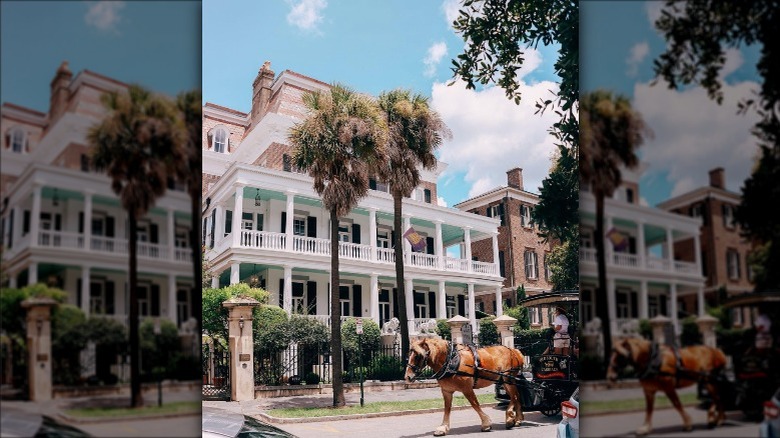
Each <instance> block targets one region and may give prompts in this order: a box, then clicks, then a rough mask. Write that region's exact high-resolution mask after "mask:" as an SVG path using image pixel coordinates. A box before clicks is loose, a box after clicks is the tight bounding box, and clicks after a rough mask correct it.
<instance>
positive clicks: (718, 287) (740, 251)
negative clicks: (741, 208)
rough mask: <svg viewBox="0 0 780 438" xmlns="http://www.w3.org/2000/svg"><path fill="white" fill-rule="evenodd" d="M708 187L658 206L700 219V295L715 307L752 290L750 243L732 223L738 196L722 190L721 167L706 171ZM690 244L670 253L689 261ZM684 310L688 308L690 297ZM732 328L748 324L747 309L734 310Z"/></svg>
mask: <svg viewBox="0 0 780 438" xmlns="http://www.w3.org/2000/svg"><path fill="white" fill-rule="evenodd" d="M709 176H710V184H709V185H708V186H704V187H699V188H697V189H695V190H691V191H690V192H687V193H683V194H681V195H679V196H675V197H673V198H671V199H669V200H667V201H664V202H662V203H661V204H659V205H658V207H659V208H662V209H664V210H666V211H670V212H672V213H677V214H680V215H683V216H689V217H693V218H700V219H701V220H702V227H701V234H700V241H701V248H700V251H701V255H700V258H701V267H702V274H703V275H704V278H705V288H704V296H705V299H706V301H707V304H708V305H710V306H716V305H718V303H719V302H720V301H721V300H723V299H725V298H727V297H729V296H732V295H736V294H741V293H745V292H750V291H752V290H753V287H754V284H753V273H752V271H751V268H750V265H749V264H748V263H747V260H748V256H749V255H750V251H751V244H750V242H749V241H747V240H746V239H745V238H743V237H742V236H741V235H740V232H741V230H740V227H739V225H737V223H736V222H735V221H734V210H735V208H736V207H737V206H738V205H739V204H740V202H741V197H740V195H739V194H738V193H734V192H731V191H729V190H726V183H725V182H726V175H725V171H724V170H723V168H722V167H719V168H716V169H712V170H710V172H709ZM692 250H693V248H692V247H691V246H690V245H680V244H675V247H674V251H675V253H677V254H680V255H681V256H684V257H687V258H691V254H690V251H692ZM685 302H686V307H690V306H692V305H693V304H692V300H691V299H690V297H689V298H688V299H686V300H685ZM732 320H733V321H732V322H733V324H734V325H735V326H738V327H741V326H749V325H750V324H751V320H750V312H749V309H747V308H745V309H734V313H733V314H732Z"/></svg>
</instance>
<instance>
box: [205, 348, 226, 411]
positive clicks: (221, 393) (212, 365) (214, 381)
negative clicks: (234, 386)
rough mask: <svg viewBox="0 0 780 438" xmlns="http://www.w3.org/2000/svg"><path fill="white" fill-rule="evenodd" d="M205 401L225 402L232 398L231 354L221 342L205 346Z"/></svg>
mask: <svg viewBox="0 0 780 438" xmlns="http://www.w3.org/2000/svg"><path fill="white" fill-rule="evenodd" d="M201 358H202V360H203V364H202V369H203V387H202V388H203V389H202V395H203V399H204V400H223V399H229V398H230V352H229V351H228V349H227V348H224V347H223V346H222V345H220V344H219V342H214V343H213V344H203V350H202V355H201Z"/></svg>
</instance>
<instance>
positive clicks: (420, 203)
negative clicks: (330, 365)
mask: <svg viewBox="0 0 780 438" xmlns="http://www.w3.org/2000/svg"><path fill="white" fill-rule="evenodd" d="M327 90H328V85H327V84H325V83H323V82H321V81H318V80H316V79H314V78H310V77H307V76H304V75H301V74H299V73H295V72H292V71H289V70H285V71H283V72H281V73H280V74H279V75H276V74H275V73H274V72H273V71H272V70H271V67H270V63H267V62H266V63H265V64H264V65H263V66H262V68H261V69H260V70H259V72H258V74H257V77H256V79H255V80H254V83H253V84H252V87H251V98H252V107H251V112H250V113H244V112H241V111H237V110H234V109H231V108H226V107H223V106H219V105H216V104H213V103H206V104H205V105H204V106H203V236H202V237H203V242H204V245H206V247H207V252H206V258H207V259H208V260H209V261H210V263H211V264H212V267H213V269H212V270H213V272H214V273H216V276H215V277H214V280H213V284H212V286H214V287H218V286H224V285H227V284H234V283H238V282H247V283H250V284H253V285H257V286H261V287H263V288H265V289H266V290H268V291H269V292H270V293H271V299H270V301H271V303H272V304H276V305H279V306H280V307H282V308H283V309H284V310H285V311H287V312H288V313H291V314H301V315H308V316H310V317H312V318H317V319H319V320H321V321H323V322H324V323H326V324H328V323H329V320H330V317H329V313H330V312H329V309H330V305H329V302H330V299H331V298H330V295H331V292H330V291H331V289H332V287H331V285H330V284H329V281H330V274H329V272H330V236H329V233H330V226H329V214H328V211H327V210H326V209H325V208H324V207H323V204H322V202H321V200H320V198H319V196H318V195H317V193H316V192H315V191H314V189H313V188H312V179H311V178H310V177H309V176H308V175H306V174H303V173H301V172H300V171H299V170H298V169H296V167H295V165H294V164H293V161H292V146H290V144H289V143H288V140H287V136H288V132H289V129H290V128H291V127H292V126H293V125H294V124H295V123H297V122H300V121H302V120H303V119H304V118H305V111H306V109H305V107H304V104H303V101H302V96H303V94H304V93H306V92H309V91H327ZM247 91H248V93H247V95H248V97H249V96H250V94H249V91H250V88H249V84H247ZM445 167H446V165H445V164H444V163H438V164H437V166H436V168H435V169H434V170H432V171H428V170H423V171H422V182H421V183H420V185H419V187H418V188H417V189H415V190H414V192H413V193H412V196H411V197H410V198H407V199H404V201H403V203H404V210H403V211H404V214H405V217H404V219H403V225H402V227H403V228H402V229H401V230H396V229H394V228H393V199H392V196H391V195H390V194H389V193H388V187H387V184H385V183H384V182H383V181H380V180H377V179H374V178H372V179H371V180H370V189H371V190H370V191H369V194H368V196H366V197H365V198H364V199H362V200H361V201H360V203H359V205H358V207H357V208H355V209H353V210H352V211H351V212H350V213H349V214H348V215H346V216H345V217H343V218H341V219H340V222H339V236H338V239H339V241H340V242H339V251H340V267H341V284H339V285H338V299H339V301H340V303H341V315H342V317H343V318H347V317H362V318H370V319H373V320H374V321H376V322H377V323H379V324H380V325H381V324H383V323H384V322H386V321H388V320H389V319H391V318H393V317H395V316H397V315H398V297H397V290H396V289H397V288H396V279H395V264H394V260H395V259H394V257H395V255H394V250H393V237H394V235H395V233H398V232H401V233H406V232H407V231H408V230H409V229H410V228H413V229H414V231H416V232H417V234H418V236H419V237H420V238H421V239H422V240H421V243H422V245H421V247H420V248H419V249H418V250H417V251H412V250H411V247H410V244H409V243H408V242H407V241H406V240H404V246H405V249H404V255H405V260H404V263H405V266H406V268H405V277H406V280H407V285H406V303H407V314H408V315H409V316H410V326H411V327H410V328H411V332H412V333H416V332H418V331H419V327H420V324H421V323H422V322H424V321H427V320H429V319H431V318H449V317H452V316H454V315H456V314H460V315H464V316H467V317H470V318H471V319H472V321H473V322H474V326H476V321H475V317H474V315H475V306H474V302H475V301H474V297H475V296H476V295H477V294H480V293H483V292H484V293H492V294H494V295H495V294H500V289H501V282H502V278H501V276H500V273H499V267H498V265H497V264H496V263H494V262H493V259H491V260H484V261H473V260H472V257H471V255H470V254H469V252H470V250H471V242H478V241H485V242H486V243H487V245H488V246H491V245H492V248H493V249H494V251H495V252H496V253H498V243H497V239H496V236H497V230H496V228H497V226H498V220H496V219H492V218H486V217H484V216H477V215H474V214H471V213H466V212H461V211H458V210H454V209H450V208H445V207H442V206H439V205H438V202H437V191H436V190H437V187H436V179H437V177H438V175H439V174H440V173H441V172H442V171H443V170H444V168H445ZM464 243H465V248H467V251H466V252H465V253H464V254H463V256H462V257H461V258H454V257H449V256H448V255H447V252H446V250H447V248H448V247H451V246H457V245H461V244H464ZM474 328H476V327H474Z"/></svg>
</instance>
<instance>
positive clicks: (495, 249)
mask: <svg viewBox="0 0 780 438" xmlns="http://www.w3.org/2000/svg"><path fill="white" fill-rule="evenodd" d="M499 262H500V260H499V257H498V234H494V235H493V263H495V264H496V275H499V274H501V266H499V265H498V264H499ZM496 316H500V315H496Z"/></svg>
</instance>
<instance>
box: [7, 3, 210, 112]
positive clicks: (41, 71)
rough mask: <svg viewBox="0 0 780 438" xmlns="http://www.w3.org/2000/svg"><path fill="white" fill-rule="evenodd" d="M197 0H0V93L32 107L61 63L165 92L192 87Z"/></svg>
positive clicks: (42, 106)
mask: <svg viewBox="0 0 780 438" xmlns="http://www.w3.org/2000/svg"><path fill="white" fill-rule="evenodd" d="M200 13H201V11H200V2H195V1H191V2H188V1H176V2H102V3H99V4H98V3H94V2H83V1H62V2H60V1H57V2H38V1H35V2H21V1H3V2H0V20H1V21H0V32H1V33H0V37H1V38H0V41H1V42H0V54H1V55H2V63H0V65H2V67H1V68H0V78H1V79H0V98H1V100H2V101H3V102H12V103H16V104H19V105H23V106H27V107H30V108H33V109H36V110H38V111H47V110H48V107H49V83H50V82H51V80H52V78H53V77H54V73H55V72H56V70H57V67H58V66H59V65H60V63H61V62H62V61H63V60H67V61H69V63H70V69H71V70H72V71H73V73H74V74H77V73H78V72H79V71H82V70H85V69H88V70H92V71H94V72H97V73H100V74H104V75H106V76H110V77H112V78H115V79H118V80H121V81H124V82H131V83H139V84H141V85H144V86H146V87H149V88H151V89H153V90H155V91H159V92H162V93H165V94H168V95H171V96H173V95H175V94H176V93H178V92H180V91H183V90H187V89H192V88H199V87H200V83H201V78H200V64H201V61H200V55H201V46H200V23H201V19H200Z"/></svg>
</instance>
